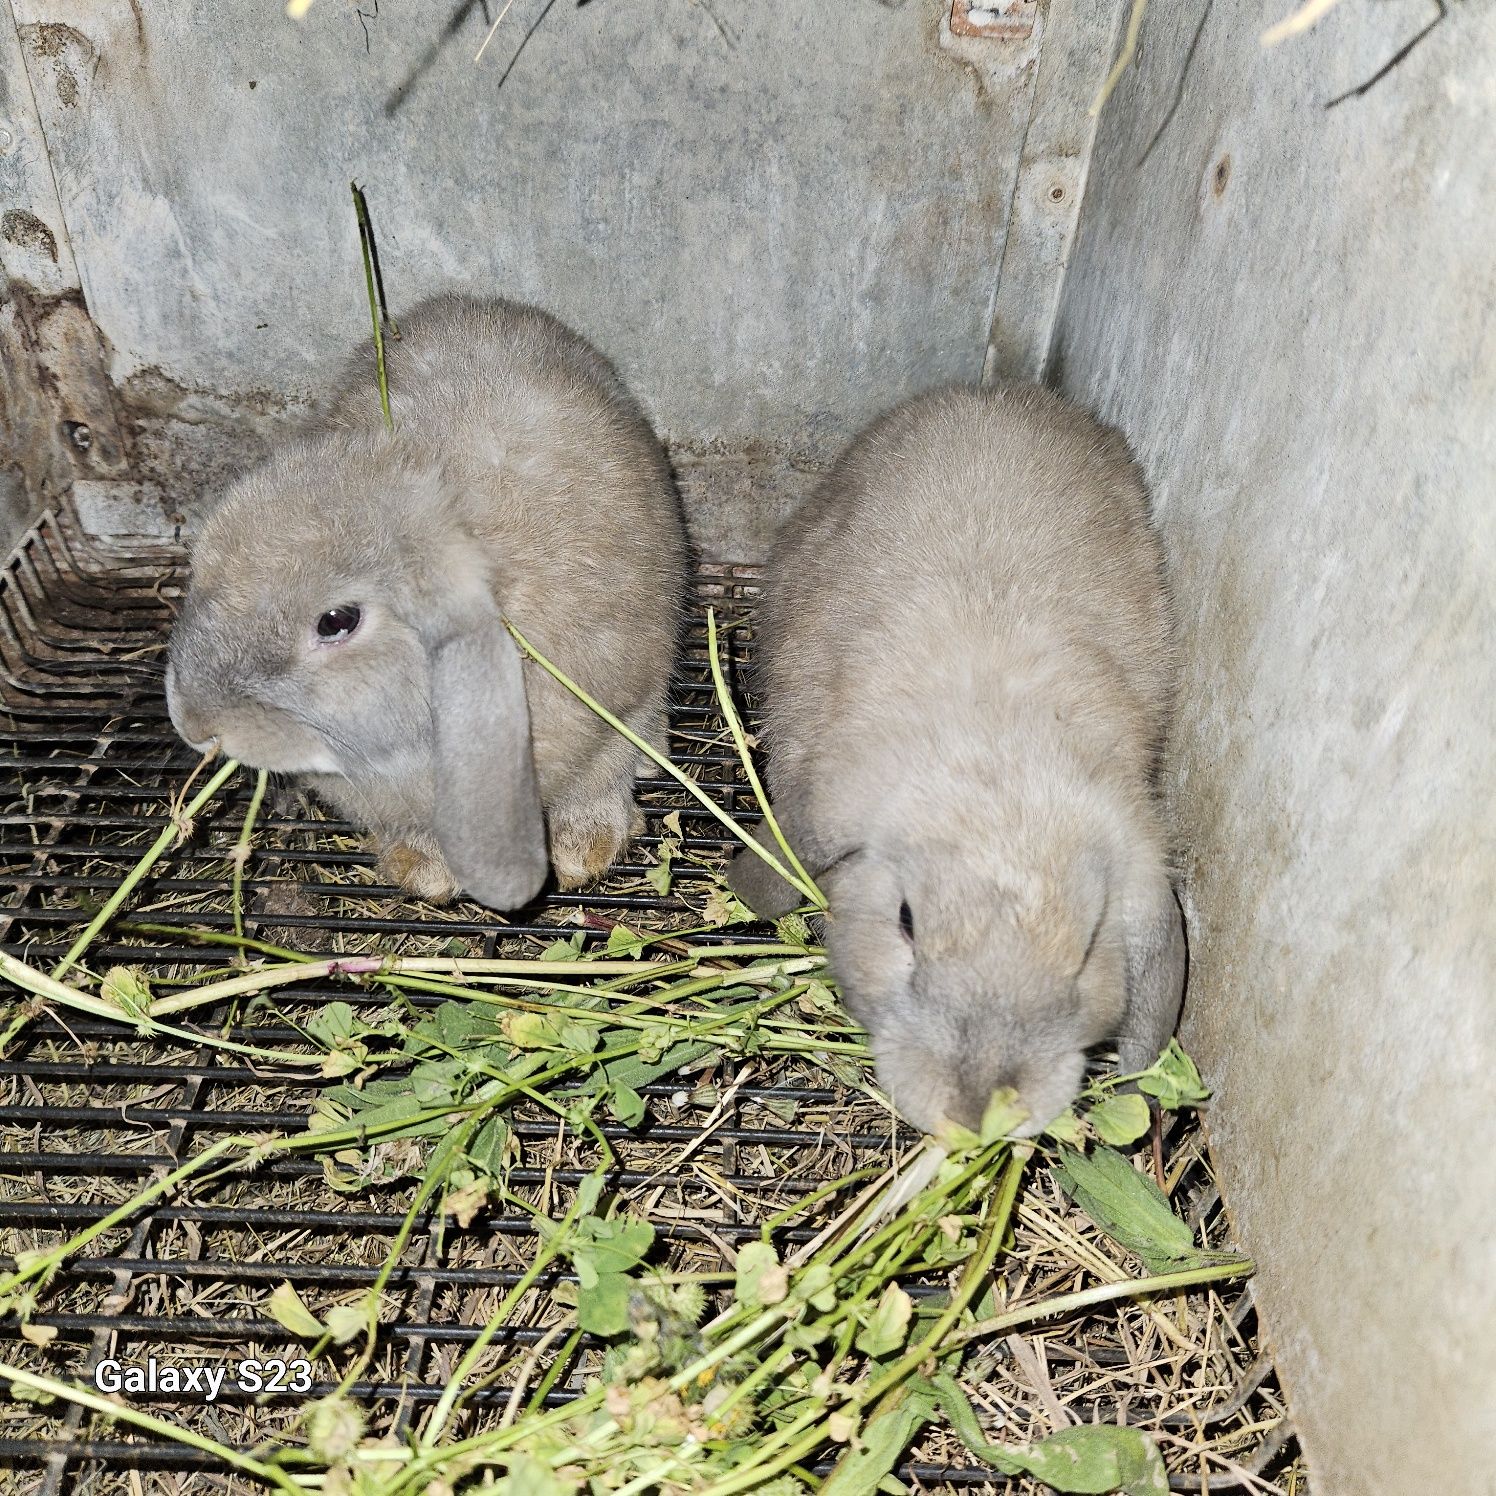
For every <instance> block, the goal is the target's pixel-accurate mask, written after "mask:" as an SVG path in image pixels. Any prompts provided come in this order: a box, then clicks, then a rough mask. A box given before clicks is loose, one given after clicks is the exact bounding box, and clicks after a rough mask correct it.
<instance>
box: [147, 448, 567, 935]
mask: <svg viewBox="0 0 1496 1496" xmlns="http://www.w3.org/2000/svg"><path fill="white" fill-rule="evenodd" d="M167 702H168V706H169V709H170V712H171V720H172V723H173V725H174V726H175V727H176V729H177V731H178V732H179V733H180V734H181V735H182V737H183V738H184V739H185V740H186V741H187V742H188V743H190V744H191V745H192V746H193V747H195V748H198V749H200V750H202V749H206V748H207V747H209V746H210V745H213V744H216V745H217V747H218V748H219V749H220V750H221V751H222V752H223V753H225V754H226V755H228V756H230V757H233V758H237V759H240V760H241V761H242V762H244V763H246V764H249V765H251V766H253V767H257V768H264V769H270V770H273V771H276V772H281V773H286V774H292V775H296V774H317V775H334V776H339V777H340V778H341V779H343V780H346V781H347V783H348V785H349V787H350V788H351V790H352V791H353V795H352V797H351V798H354V799H356V798H357V796H358V794H359V793H360V791H361V790H363V791H366V792H367V793H369V794H370V795H371V797H372V796H374V795H375V794H376V792H377V794H378V797H379V798H380V799H381V800H382V801H384V802H386V803H387V802H388V801H389V799H390V797H391V795H392V794H393V795H394V796H395V797H397V798H398V799H399V800H400V801H401V802H402V803H404V804H405V805H407V806H408V808H409V814H410V815H411V817H412V819H413V820H415V821H424V823H425V825H426V826H427V827H428V828H429V829H430V830H431V831H432V832H433V834H434V835H435V837H436V840H437V842H438V844H439V845H440V847H441V849H442V852H443V855H444V856H445V858H446V860H447V862H448V865H449V866H450V867H451V869H452V871H453V873H454V874H455V876H456V877H457V878H458V880H459V881H460V882H461V883H462V885H463V886H464V887H465V888H466V889H467V890H468V892H469V893H470V894H472V896H473V897H474V898H477V899H479V900H481V901H482V902H483V903H486V904H491V905H493V906H494V907H497V908H504V909H508V908H513V907H515V906H517V905H519V904H522V903H524V902H526V901H527V900H528V899H530V898H531V897H533V896H534V894H535V893H536V892H537V891H538V890H539V888H540V885H541V883H542V882H543V881H544V879H545V873H546V852H545V836H544V826H543V820H542V814H541V807H540V799H539V793H538V790H537V787H536V779H535V771H534V765H533V762H532V755H531V747H530V722H529V712H528V709H527V704H526V700H525V690H524V683H523V679H522V675H521V666H520V658H519V654H518V651H517V649H516V647H515V645H514V643H513V641H512V639H511V638H510V637H509V635H508V632H507V631H506V629H505V628H504V624H503V620H502V619H501V617H500V613H499V609H498V606H497V604H496V602H495V599H494V594H493V575H492V558H491V557H490V556H489V555H487V554H486V552H485V550H484V548H483V546H482V544H481V543H480V542H479V541H478V540H477V539H476V538H475V537H474V536H473V534H472V533H471V530H470V527H469V526H468V525H467V524H466V523H465V522H464V515H463V503H462V491H461V487H460V485H458V484H455V483H454V482H453V481H452V480H451V479H450V478H449V476H448V475H447V474H446V473H445V472H444V470H443V468H442V465H441V462H440V459H439V458H438V457H436V456H434V455H426V454H422V453H420V452H419V451H415V452H412V451H410V450H407V449H402V448H401V447H399V446H398V445H397V444H396V443H394V442H393V441H388V440H386V439H384V438H383V437H382V436H379V437H372V436H367V435H357V434H348V433H335V434H331V435H327V436H323V437H319V438H315V439H312V440H310V441H304V442H301V443H298V444H295V445H292V446H290V447H288V448H286V449H284V450H282V451H281V452H280V453H278V454H277V455H276V456H275V457H274V458H272V459H271V460H270V461H269V462H268V463H266V464H265V465H264V466H263V467H261V468H260V469H258V470H257V471H255V472H254V473H252V474H250V475H249V476H248V477H246V478H244V479H242V480H241V481H240V482H239V483H237V484H236V485H235V486H234V487H233V488H232V489H231V490H230V491H229V493H228V494H227V495H226V497H225V499H224V501H223V503H222V504H221V505H220V506H219V508H218V509H217V511H216V512H215V513H214V514H213V515H212V517H211V518H210V519H209V520H208V522H207V524H206V526H205V527H204V529H203V532H202V535H201V538H200V539H199V541H198V542H197V545H196V546H195V548H194V552H193V566H192V581H191V586H190V589H189V591H188V595H187V597H186V599H185V601H184V603H183V605H182V610H181V614H180V616H179V618H178V620H177V623H176V626H175V628H174V629H173V631H172V637H171V648H170V663H169V666H168V670H167Z"/></svg>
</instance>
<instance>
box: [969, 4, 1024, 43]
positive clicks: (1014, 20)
mask: <svg viewBox="0 0 1496 1496" xmlns="http://www.w3.org/2000/svg"><path fill="white" fill-rule="evenodd" d="M1038 14H1039V3H1038V0H951V34H952V35H953V36H980V37H984V38H986V39H988V40H991V41H1008V42H1016V41H1023V40H1024V39H1025V38H1026V37H1029V36H1032V35H1033V31H1034V20H1035V18H1036V17H1037V16H1038Z"/></svg>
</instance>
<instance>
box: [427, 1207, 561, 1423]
mask: <svg viewBox="0 0 1496 1496" xmlns="http://www.w3.org/2000/svg"><path fill="white" fill-rule="evenodd" d="M580 1205H581V1202H580V1200H574V1201H573V1202H572V1206H571V1209H570V1210H568V1211H567V1212H566V1214H565V1215H564V1216H563V1217H562V1218H561V1223H560V1225H559V1226H557V1228H556V1230H555V1232H554V1233H553V1234H552V1235H551V1237H550V1239H549V1240H548V1241H546V1242H544V1243H543V1244H542V1245H541V1248H540V1250H539V1251H538V1252H537V1253H536V1254H535V1261H534V1262H532V1263H531V1264H530V1266H529V1267H528V1268H527V1269H526V1270H525V1274H524V1276H523V1277H522V1278H520V1279H519V1281H518V1282H517V1283H515V1285H514V1287H513V1288H511V1289H510V1290H509V1292H508V1293H507V1294H505V1295H504V1301H503V1303H501V1304H500V1305H499V1307H498V1308H497V1309H496V1310H495V1311H494V1312H493V1314H492V1316H491V1317H490V1318H489V1321H488V1323H487V1324H486V1325H484V1327H483V1329H482V1332H481V1333H480V1334H479V1335H478V1337H477V1338H476V1339H475V1340H474V1341H473V1343H472V1344H471V1345H470V1346H469V1347H468V1349H467V1352H466V1353H465V1354H464V1356H463V1358H462V1360H460V1361H459V1362H458V1363H457V1366H456V1369H455V1370H454V1371H453V1372H452V1374H451V1376H449V1377H448V1379H447V1385H446V1388H445V1390H444V1391H443V1392H442V1395H441V1399H440V1401H439V1402H438V1403H437V1405H436V1407H435V1408H434V1409H433V1410H432V1413H431V1417H430V1419H429V1420H428V1421H427V1424H426V1427H425V1428H424V1429H423V1430H422V1432H421V1438H420V1444H421V1448H422V1449H426V1450H430V1449H433V1448H434V1447H435V1445H436V1441H437V1440H438V1439H439V1438H440V1437H441V1434H442V1430H443V1429H444V1428H445V1427H446V1426H447V1420H448V1418H450V1417H451V1415H452V1413H453V1411H454V1410H455V1409H456V1408H457V1407H458V1406H459V1404H460V1399H461V1397H462V1396H463V1395H465V1389H464V1385H463V1384H464V1383H465V1382H466V1381H467V1379H468V1377H469V1376H470V1375H471V1374H472V1370H473V1368H474V1367H475V1366H476V1365H477V1364H478V1361H479V1359H480V1358H481V1357H482V1355H483V1352H484V1351H485V1350H487V1349H488V1343H489V1341H491V1340H492V1339H493V1337H494V1336H495V1335H496V1334H497V1333H498V1332H499V1331H500V1330H501V1329H503V1328H504V1324H505V1322H506V1321H507V1320H508V1318H509V1315H510V1313H511V1311H512V1310H513V1309H514V1306H515V1305H516V1304H518V1303H519V1301H520V1300H521V1299H522V1298H524V1296H525V1295H526V1294H527V1293H528V1292H529V1291H530V1289H531V1288H532V1287H533V1286H534V1283H535V1280H536V1279H537V1278H538V1277H539V1276H540V1275H541V1273H543V1272H544V1271H545V1269H546V1268H547V1267H548V1266H549V1265H550V1263H551V1261H552V1260H553V1259H554V1258H555V1257H556V1256H557V1255H558V1254H559V1253H560V1251H561V1245H562V1243H563V1242H564V1241H565V1240H566V1233H567V1231H568V1230H570V1228H571V1227H572V1226H573V1225H575V1223H576V1220H577V1217H578V1216H579V1214H580Z"/></svg>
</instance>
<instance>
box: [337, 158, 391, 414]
mask: <svg viewBox="0 0 1496 1496" xmlns="http://www.w3.org/2000/svg"><path fill="white" fill-rule="evenodd" d="M348 185H349V187H351V188H352V189H353V210H354V212H355V213H356V214H357V215H358V242H359V247H360V249H361V250H362V251H363V256H364V287H365V289H366V290H367V291H368V293H369V320H370V321H371V322H372V323H373V324H374V365H375V370H376V372H377V375H378V378H379V409H380V411H381V412H382V413H383V415H384V427H385V430H386V431H393V430H394V429H395V418H394V417H393V416H392V415H391V414H390V380H389V374H388V373H387V371H386V369H385V364H384V324H383V322H382V321H381V320H380V316H379V301H378V296H377V293H376V290H375V286H374V228H373V225H372V224H371V223H370V222H369V205H368V203H367V202H365V201H364V193H363V188H361V187H360V186H359V185H358V183H357V182H350V183H349V184H348Z"/></svg>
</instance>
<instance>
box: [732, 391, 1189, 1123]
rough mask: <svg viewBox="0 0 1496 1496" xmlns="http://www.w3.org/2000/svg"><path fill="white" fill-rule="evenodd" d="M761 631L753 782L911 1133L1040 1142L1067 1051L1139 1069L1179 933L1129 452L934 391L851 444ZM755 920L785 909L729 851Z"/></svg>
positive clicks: (1171, 1010) (1162, 604) (1037, 395)
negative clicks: (977, 1131)
mask: <svg viewBox="0 0 1496 1496" xmlns="http://www.w3.org/2000/svg"><path fill="white" fill-rule="evenodd" d="M764 594H765V600H764V604H763V606H762V609H761V612H760V619H759V642H758V654H759V664H758V670H759V685H760V689H761V693H762V696H763V699H764V703H765V731H766V739H767V743H768V747H769V785H770V792H771V796H772V800H773V804H774V807H775V812H776V814H777V815H778V817H779V819H780V821H781V823H782V826H783V828H784V830H785V833H786V836H787V838H788V839H789V841H790V844H791V845H792V846H793V847H794V848H795V849H796V852H797V853H798V855H799V856H800V858H801V859H802V861H803V862H804V863H805V865H806V867H807V869H808V870H809V871H810V872H811V874H812V875H813V876H815V877H816V878H817V879H818V880H819V881H820V882H821V885H822V888H823V890H824V891H825V893H826V894H827V897H828V900H829V903H830V920H829V926H830V934H829V937H828V939H829V948H830V955H831V963H832V966H833V969H834V971H835V973H836V975H837V977H838V979H839V981H840V983H841V986H842V990H843V993H844V995H845V997H846V1001H847V1003H848V1006H849V1007H850V1008H851V1010H852V1013H853V1014H854V1016H855V1017H856V1018H857V1019H858V1020H859V1022H861V1023H862V1024H863V1025H864V1027H865V1028H866V1029H867V1030H868V1031H869V1033H870V1035H871V1037H872V1043H873V1048H874V1052H875V1054H876V1057H877V1065H878V1073H879V1076H880V1079H881V1081H882V1083H883V1085H884V1087H885V1089H886V1090H887V1091H888V1093H889V1095H890V1097H891V1098H892V1100H893V1101H894V1103H895V1105H896V1106H897V1107H898V1108H899V1110H900V1111H901V1112H902V1113H903V1114H904V1115H905V1117H907V1118H908V1119H909V1120H910V1121H911V1122H914V1123H915V1124H917V1125H919V1126H921V1127H923V1128H926V1129H929V1130H934V1129H935V1128H936V1127H937V1126H938V1125H939V1123H940V1122H941V1120H942V1119H945V1118H949V1119H950V1120H952V1121H955V1122H958V1123H961V1124H964V1125H967V1126H971V1127H975V1126H977V1125H978V1124H979V1123H980V1121H981V1119H982V1117H983V1114H984V1112H985V1109H986V1107H987V1104H988V1102H989V1101H990V1099H991V1096H992V1094H993V1092H994V1091H995V1090H996V1089H997V1088H999V1087H1003V1086H1011V1087H1013V1088H1015V1089H1016V1090H1017V1091H1018V1093H1019V1096H1020V1098H1021V1100H1022V1101H1023V1103H1024V1104H1025V1106H1026V1107H1027V1109H1028V1112H1029V1121H1028V1122H1027V1123H1026V1124H1025V1130H1027V1131H1030V1132H1033V1131H1037V1130H1038V1128H1039V1127H1041V1126H1042V1125H1043V1124H1044V1123H1046V1122H1048V1121H1049V1120H1050V1119H1051V1118H1053V1117H1054V1116H1055V1115H1056V1114H1057V1113H1058V1112H1060V1111H1062V1110H1063V1109H1064V1108H1065V1106H1067V1105H1068V1104H1069V1102H1070V1101H1071V1100H1072V1099H1073V1098H1074V1096H1075V1093H1076V1091H1077V1089H1078V1087H1079V1085H1080V1082H1081V1079H1082V1075H1083V1071H1084V1068H1085V1064H1086V1051H1087V1050H1088V1049H1089V1048H1091V1047H1092V1046H1094V1045H1097V1044H1099V1043H1101V1041H1103V1040H1106V1039H1108V1038H1112V1037H1115V1038H1117V1039H1118V1041H1119V1050H1120V1061H1121V1066H1122V1068H1123V1070H1124V1071H1134V1070H1138V1069H1142V1068H1144V1067H1146V1066H1147V1065H1148V1064H1150V1063H1151V1062H1152V1061H1153V1060H1154V1058H1155V1057H1156V1056H1157V1054H1158V1052H1159V1050H1160V1049H1161V1048H1162V1047H1163V1045H1164V1044H1165V1043H1166V1042H1167V1040H1168V1037H1169V1034H1170V1033H1171V1032H1172V1030H1173V1026H1174V1022H1175V1019H1176V1018H1177V1016H1178V1011H1179V1003H1180V995H1181V990H1182V984H1183V977H1184V932H1183V925H1182V920H1181V917H1180V913H1179V908H1178V905H1177V904H1176V902H1175V899H1174V894H1173V891H1172V888H1171V886H1170V879H1169V853H1170V836H1169V832H1168V828H1167V826H1166V824H1165V818H1164V814H1163V811H1162V809H1161V806H1160V803H1159V799H1158V796H1157V793H1156V786H1155V778H1156V771H1157V765H1158V757H1159V753H1160V751H1161V748H1162V745H1163V740H1164V736H1165V731H1166V729H1167V726H1168V723H1169V717H1170V711H1171V701H1172V696H1173V691H1174V683H1175V674H1176V663H1175V644H1174V636H1173V630H1172V625H1171V619H1170V608H1169V600H1168V595H1167V592H1166V588H1165V584H1164V575H1163V563H1162V555H1161V550H1160V546H1159V542H1158V539H1157V537H1156V535H1155V534H1154V532H1153V530H1152V529H1151V527H1150V523H1149V516H1148V505H1147V495H1146V493H1145V491H1144V487H1143V483H1142V479H1141V477H1140V475H1139V473H1138V470H1137V467H1136V466H1135V464H1134V463H1133V460H1132V458H1131V455H1130V454H1129V452H1128V450H1127V446H1126V444H1125V443H1124V441H1123V440H1122V438H1121V436H1119V435H1118V434H1117V433H1116V432H1115V431H1111V430H1109V429H1107V428H1105V427H1103V426H1101V425H1099V424H1097V422H1096V421H1094V420H1092V419H1091V418H1090V417H1089V416H1087V415H1086V414H1084V413H1083V412H1082V411H1080V410H1078V409H1077V408H1075V407H1074V406H1072V405H1070V404H1068V403H1067V402H1065V401H1064V400H1062V399H1060V398H1058V397H1057V396H1055V395H1053V394H1050V393H1048V392H1047V391H1044V390H1041V389H1037V388H1031V387H1026V386H1010V387H1005V388H996V389H991V390H975V389H948V390H942V391H937V392H935V393H932V394H928V395H925V396H922V397H920V398H917V399H914V400H911V401H909V402H908V403H907V404H905V405H903V406H901V407H899V408H898V409H896V410H894V411H893V412H892V413H890V414H889V415H886V416H885V417H883V418H882V419H881V420H879V421H877V422H875V423H874V424H873V425H872V426H871V427H870V428H869V429H867V430H866V431H864V432H863V433H862V434H861V435H860V436H858V437H857V438H856V440H855V441H853V442H852V444H851V446H850V447H849V448H848V449H847V450H846V452H845V453H843V455H842V456H841V458H840V460H839V461H838V462H837V463H836V465H835V467H834V468H833V470H832V471H831V473H830V474H829V475H828V477H827V478H826V479H825V481H824V482H823V483H822V484H821V486H820V488H819V490H818V492H817V493H816V494H815V496H814V497H813V498H812V499H811V501H810V502H809V503H807V505H806V506H805V508H804V509H803V510H802V511H801V513H800V514H799V515H797V516H796V517H795V518H793V519H792V520H791V521H790V523H789V525H788V526H787V528H786V529H785V531H784V532H783V534H782V535H781V537H780V538H779V540H778V542H777V544H776V546H775V549H774V552H773V556H772V559H771V562H770V564H769V567H768V573H767V575H766V578H765V586H764ZM733 881H734V884H735V886H736V887H737V889H738V891H739V893H740V894H741V895H742V896H743V897H744V898H745V900H746V901H747V902H748V903H749V904H750V905H752V906H753V908H754V909H756V910H757V911H758V912H759V913H761V914H766V915H776V914H779V913H782V912H784V911H785V910H786V909H788V908H790V907H792V906H793V903H794V901H795V895H794V894H793V892H792V891H791V889H790V888H789V886H788V885H787V884H786V883H784V882H783V881H782V880H780V879H779V878H778V877H776V876H775V875H774V874H773V873H772V872H771V871H770V870H769V869H768V868H767V867H766V866H765V864H764V863H763V862H762V861H760V860H759V859H758V858H757V857H755V856H754V855H753V854H752V853H750V852H746V851H745V852H743V853H741V854H740V855H739V857H738V859H737V861H736V862H735V863H734V865H733Z"/></svg>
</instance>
